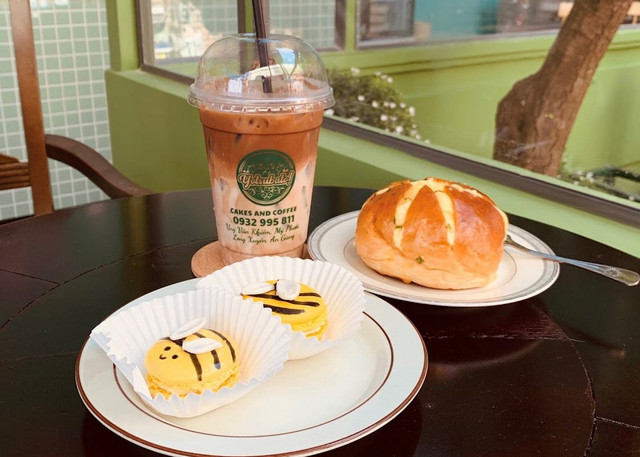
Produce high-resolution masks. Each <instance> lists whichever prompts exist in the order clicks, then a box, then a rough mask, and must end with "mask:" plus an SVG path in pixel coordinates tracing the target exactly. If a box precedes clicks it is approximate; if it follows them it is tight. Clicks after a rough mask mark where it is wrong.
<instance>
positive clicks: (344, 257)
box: [307, 211, 560, 307]
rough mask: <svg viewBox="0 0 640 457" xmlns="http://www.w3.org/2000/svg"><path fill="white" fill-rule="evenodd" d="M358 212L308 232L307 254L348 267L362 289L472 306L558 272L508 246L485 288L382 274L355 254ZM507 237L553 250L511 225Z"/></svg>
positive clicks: (525, 292) (536, 285)
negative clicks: (446, 286)
mask: <svg viewBox="0 0 640 457" xmlns="http://www.w3.org/2000/svg"><path fill="white" fill-rule="evenodd" d="M359 213H360V212H359V211H352V212H350V213H345V214H342V215H340V216H337V217H334V218H332V219H329V220H328V221H326V222H324V223H323V224H321V225H320V226H318V227H317V228H316V229H315V230H314V231H313V232H312V233H311V235H310V236H309V239H308V240H307V245H308V249H309V254H310V255H311V258H313V259H315V260H324V261H326V262H331V263H335V264H338V265H341V266H342V267H344V268H348V269H349V270H351V271H352V272H353V273H354V274H355V275H356V276H357V277H358V278H359V279H360V280H361V281H362V283H363V285H364V288H365V290H367V291H369V292H372V293H375V294H378V295H382V296H384V297H389V298H397V299H400V300H405V301H409V302H414V303H424V304H430V305H439V306H456V307H473V306H493V305H503V304H506V303H512V302H515V301H519V300H524V299H526V298H529V297H532V296H535V295H537V294H539V293H541V292H543V291H545V290H546V289H548V288H549V287H551V285H553V283H554V282H555V281H556V279H557V278H558V275H559V273H560V267H559V265H558V264H557V263H556V262H552V261H549V260H542V259H539V258H536V257H533V256H531V255H527V254H525V253H523V252H520V251H517V250H515V249H512V248H510V247H507V248H506V249H505V251H504V255H503V257H502V261H501V262H500V266H499V267H498V275H497V278H496V279H495V280H494V281H492V282H491V283H490V284H488V285H486V286H485V287H477V288H474V289H467V290H439V289H430V288H428V287H423V286H420V285H417V284H406V283H404V282H402V281H401V280H399V279H396V278H391V277H388V276H384V275H381V274H379V273H377V272H376V271H374V270H372V269H371V268H369V267H368V266H366V265H365V264H364V262H362V260H361V259H360V256H359V255H358V253H357V252H356V248H355V245H354V235H355V231H356V225H357V220H358V214H359ZM508 232H509V235H511V237H512V238H513V239H514V240H515V241H517V242H519V243H520V244H522V245H524V246H527V247H529V248H532V249H535V250H536V251H540V252H544V253H548V254H553V251H552V250H551V248H549V246H547V245H546V244H545V243H544V242H543V241H541V240H540V239H539V238H537V237H535V236H534V235H532V234H531V233H529V232H527V231H526V230H523V229H521V228H519V227H516V226H513V225H510V226H509V229H508Z"/></svg>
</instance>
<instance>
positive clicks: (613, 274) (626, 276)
mask: <svg viewBox="0 0 640 457" xmlns="http://www.w3.org/2000/svg"><path fill="white" fill-rule="evenodd" d="M504 244H505V245H508V246H513V247H514V248H516V249H519V250H521V251H523V252H526V253H527V254H531V255H534V256H536V257H540V258H542V259H547V260H553V261H555V262H558V263H566V264H569V265H574V266H576V267H580V268H584V269H585V270H589V271H593V272H595V273H599V274H601V275H603V276H606V277H607V278H611V279H615V280H616V281H620V282H621V283H624V284H626V285H627V286H635V285H636V284H638V282H640V275H639V274H638V273H636V272H635V271H631V270H626V269H624V268H618V267H611V266H609V265H600V264H598V263H591V262H584V261H582V260H574V259H567V258H565V257H558V256H556V255H551V254H544V253H542V252H538V251H534V250H533V249H529V248H528V247H526V246H523V245H521V244H520V243H518V242H516V241H514V240H513V238H511V237H510V236H509V235H507V237H506V238H505V240H504Z"/></svg>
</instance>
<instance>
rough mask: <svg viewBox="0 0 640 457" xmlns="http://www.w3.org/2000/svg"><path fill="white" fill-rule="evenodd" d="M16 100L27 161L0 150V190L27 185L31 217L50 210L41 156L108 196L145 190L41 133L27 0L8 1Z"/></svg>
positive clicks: (65, 141) (82, 150) (87, 153)
mask: <svg viewBox="0 0 640 457" xmlns="http://www.w3.org/2000/svg"><path fill="white" fill-rule="evenodd" d="M9 7H10V14H11V32H12V35H13V43H14V53H15V60H16V70H17V75H18V86H19V92H20V104H21V109H22V117H23V123H24V134H25V142H26V149H27V161H26V162H20V161H19V160H18V159H16V158H14V157H10V156H8V155H5V154H0V190H5V189H13V188H19V187H29V186H31V190H32V196H33V207H34V215H35V216H37V215H41V214H47V213H51V212H53V197H52V193H51V182H50V175H49V167H48V161H47V159H48V158H50V159H54V160H57V161H59V162H62V163H65V164H67V165H69V166H71V167H73V168H75V169H76V170H78V171H79V172H80V173H82V174H83V175H85V176H86V177H87V178H88V179H89V180H90V181H91V182H93V183H94V184H95V185H96V186H97V187H98V188H100V189H101V190H102V191H103V192H105V193H106V194H107V195H108V196H109V197H111V198H119V197H126V196H132V195H145V194H149V193H151V191H150V190H149V189H145V188H143V187H140V186H138V185H137V184H135V183H134V182H132V181H131V180H129V179H128V178H127V177H125V176H124V175H123V174H121V173H120V172H119V171H118V170H117V169H116V168H115V167H114V166H113V165H112V164H111V163H109V162H108V161H107V160H106V159H105V158H104V157H102V156H101V155H100V154H99V153H98V152H97V151H95V150H94V149H92V148H90V147H89V146H87V145H85V144H83V143H80V142H78V141H76V140H73V139H71V138H67V137H64V136H60V135H49V134H45V132H44V124H43V118H42V106H41V100H40V86H39V81H38V71H37V64H36V54H35V44H34V37H33V25H32V21H31V8H30V5H29V1H28V0H10V1H9Z"/></svg>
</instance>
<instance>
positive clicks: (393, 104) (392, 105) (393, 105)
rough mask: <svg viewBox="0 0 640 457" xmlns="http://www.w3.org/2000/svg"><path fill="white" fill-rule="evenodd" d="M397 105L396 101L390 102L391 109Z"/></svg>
mask: <svg viewBox="0 0 640 457" xmlns="http://www.w3.org/2000/svg"><path fill="white" fill-rule="evenodd" d="M396 106H397V105H396V104H395V102H391V103H389V108H391V109H396Z"/></svg>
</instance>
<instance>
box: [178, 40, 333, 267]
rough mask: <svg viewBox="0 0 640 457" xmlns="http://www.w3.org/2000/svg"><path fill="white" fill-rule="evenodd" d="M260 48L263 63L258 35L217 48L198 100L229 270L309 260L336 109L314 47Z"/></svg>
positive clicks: (281, 43) (273, 43) (203, 69)
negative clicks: (322, 162)
mask: <svg viewBox="0 0 640 457" xmlns="http://www.w3.org/2000/svg"><path fill="white" fill-rule="evenodd" d="M260 45H261V46H263V48H262V54H261V55H259V51H258V44H257V41H256V38H255V35H252V34H241V35H234V36H230V37H226V38H223V39H221V40H219V41H217V42H215V43H213V44H212V45H211V46H210V47H209V49H207V51H206V52H205V53H204V55H203V56H202V58H201V59H200V64H199V66H198V73H197V76H196V79H195V81H194V83H193V84H192V86H191V88H190V94H189V102H190V103H191V104H192V105H194V106H196V107H198V109H199V113H200V120H201V122H202V126H203V129H204V138H205V145H206V151H207V160H208V164H209V176H210V179H211V189H212V193H213V206H214V212H215V219H216V229H217V232H218V240H219V242H220V244H221V248H222V249H221V251H222V257H223V262H224V263H225V264H230V263H233V262H236V261H239V260H243V259H246V258H250V257H255V256H263V255H280V256H289V257H298V256H300V255H301V254H302V250H303V246H304V242H305V241H306V238H307V230H308V222H309V209H310V205H311V197H312V192H313V182H314V174H315V163H316V155H317V147H318V135H319V132H320V125H321V124H322V116H323V111H324V110H325V109H326V108H328V107H330V106H332V105H333V94H332V90H331V88H330V87H329V85H328V83H327V76H326V70H325V68H324V65H323V63H322V60H321V59H320V56H319V55H318V54H317V53H316V52H315V50H314V49H313V48H312V47H311V46H309V45H308V44H306V43H305V42H304V41H302V40H299V39H297V38H295V37H290V36H284V35H272V36H270V37H269V38H267V39H262V40H260ZM265 56H268V57H266V58H265ZM265 64H266V65H265Z"/></svg>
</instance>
